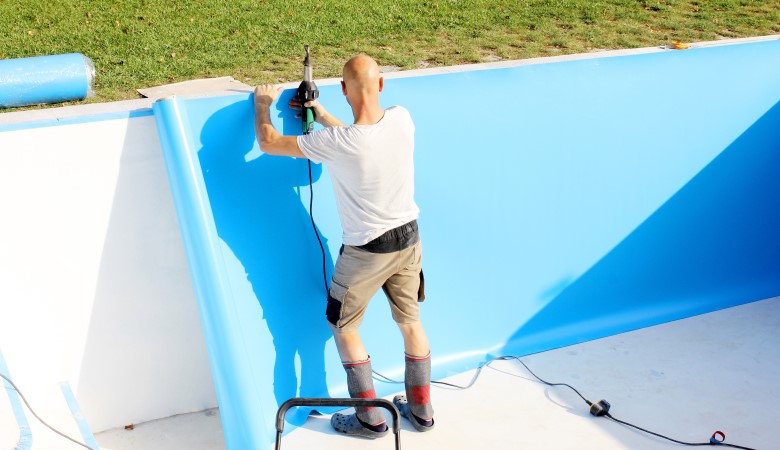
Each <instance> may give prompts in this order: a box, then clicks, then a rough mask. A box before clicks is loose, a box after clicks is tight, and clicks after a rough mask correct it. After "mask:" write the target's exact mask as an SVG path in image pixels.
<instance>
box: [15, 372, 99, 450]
mask: <svg viewBox="0 0 780 450" xmlns="http://www.w3.org/2000/svg"><path fill="white" fill-rule="evenodd" d="M0 378H2V379H4V380H5V381H7V382H8V384H10V385H11V387H12V388H14V390H15V391H16V393H17V394H19V398H21V399H22V401H23V402H24V404H25V405H26V406H27V409H29V410H30V412H31V413H32V415H33V416H35V418H36V419H38V421H39V422H41V423H42V424H44V425H45V426H46V428H48V429H50V430H51V431H53V432H55V433H57V434H59V435H60V436H62V437H64V438H65V439H67V440H69V441H71V442H73V443H75V444H78V445H80V446H82V447H84V448H86V449H89V450H94V449H93V448H92V447H89V446H88V445H86V444H83V443H81V442H79V441H77V440H75V439H73V438H72V437H70V436H68V435H67V434H64V433H61V432H59V431H57V430H56V429H55V428H54V427H52V426H51V425H49V424H48V423H46V421H44V420H43V419H41V418H40V417H39V416H38V414H36V413H35V411H34V410H33V409H32V407H31V406H30V404H29V403H28V402H27V399H26V398H25V397H24V394H22V391H20V390H19V388H18V387H17V386H16V384H14V382H13V381H11V379H10V378H8V377H7V376H5V375H3V374H2V373H0Z"/></svg>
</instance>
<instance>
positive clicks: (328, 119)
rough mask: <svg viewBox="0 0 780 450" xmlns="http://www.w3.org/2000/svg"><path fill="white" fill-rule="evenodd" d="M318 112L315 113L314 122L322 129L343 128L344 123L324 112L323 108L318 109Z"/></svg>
mask: <svg viewBox="0 0 780 450" xmlns="http://www.w3.org/2000/svg"><path fill="white" fill-rule="evenodd" d="M320 109H321V110H320V111H317V114H316V115H315V118H314V120H316V121H317V123H319V124H320V125H322V126H324V127H344V126H346V125H344V122H342V121H340V120H339V119H337V118H336V116H334V115H333V114H331V113H329V112H328V111H326V110H325V108H320Z"/></svg>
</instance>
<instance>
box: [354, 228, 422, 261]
mask: <svg viewBox="0 0 780 450" xmlns="http://www.w3.org/2000/svg"><path fill="white" fill-rule="evenodd" d="M419 241H420V232H419V231H418V230H417V221H416V220H412V221H411V222H408V223H405V224H403V225H401V226H400V227H395V228H393V229H392V230H388V231H386V232H384V233H383V234H382V235H381V236H379V237H378V238H376V239H374V240H372V241H369V242H368V243H366V244H363V245H357V246H356V247H357V248H360V249H363V250H365V251H367V252H371V253H392V252H398V251H401V250H403V249H405V248H409V247H411V246H412V245H414V244H416V243H418V242H419Z"/></svg>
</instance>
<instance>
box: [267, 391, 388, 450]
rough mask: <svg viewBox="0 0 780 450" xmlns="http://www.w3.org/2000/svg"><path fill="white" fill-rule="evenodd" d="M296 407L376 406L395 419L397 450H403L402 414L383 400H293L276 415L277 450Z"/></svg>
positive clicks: (283, 405) (288, 401)
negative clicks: (287, 416)
mask: <svg viewBox="0 0 780 450" xmlns="http://www.w3.org/2000/svg"><path fill="white" fill-rule="evenodd" d="M295 406H324V407H329V406H343V407H346V408H349V407H358V406H374V407H379V408H385V409H386V410H388V411H390V415H391V416H392V418H393V434H395V450H401V414H400V413H399V412H398V408H396V407H395V405H394V404H393V402H391V401H390V400H385V399H383V398H291V399H289V400H287V401H286V402H284V403H283V404H282V406H280V407H279V411H277V413H276V450H280V449H281V448H282V432H283V431H284V416H285V415H286V414H287V410H289V409H290V408H292V407H295Z"/></svg>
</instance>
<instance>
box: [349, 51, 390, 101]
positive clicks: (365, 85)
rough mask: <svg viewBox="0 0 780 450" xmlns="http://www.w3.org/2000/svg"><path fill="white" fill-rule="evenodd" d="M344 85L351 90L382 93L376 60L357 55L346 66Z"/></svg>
mask: <svg viewBox="0 0 780 450" xmlns="http://www.w3.org/2000/svg"><path fill="white" fill-rule="evenodd" d="M342 76H343V77H344V83H345V84H346V85H347V88H348V89H349V90H354V91H362V92H366V93H369V92H370V93H378V92H379V91H380V86H379V79H380V78H381V74H380V72H379V65H378V64H377V63H376V61H374V58H372V57H370V56H368V55H357V56H355V57H353V58H352V59H350V60H349V61H347V63H346V64H344V70H343V71H342Z"/></svg>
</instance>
